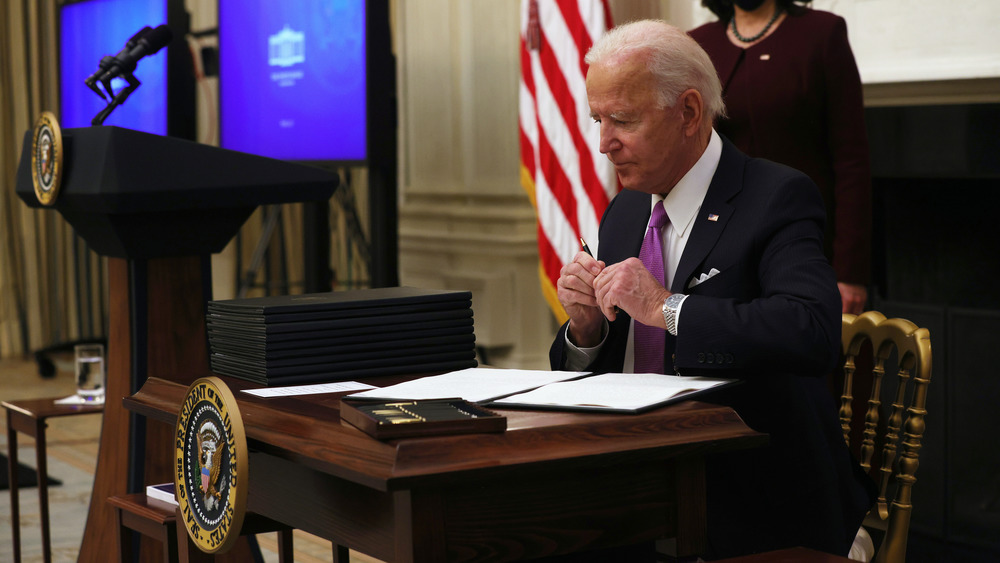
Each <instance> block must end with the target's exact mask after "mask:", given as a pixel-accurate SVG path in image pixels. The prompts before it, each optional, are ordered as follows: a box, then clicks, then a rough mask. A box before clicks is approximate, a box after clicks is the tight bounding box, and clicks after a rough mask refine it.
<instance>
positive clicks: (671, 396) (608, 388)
mask: <svg viewBox="0 0 1000 563" xmlns="http://www.w3.org/2000/svg"><path fill="white" fill-rule="evenodd" d="M734 381H735V380H732V379H712V378H706V377H679V376H675V375H662V374H652V373H605V374H601V375H593V374H591V373H589V372H569V371H542V370H517V369H492V368H470V369H465V370H459V371H453V372H449V373H445V374H441V375H433V376H428V377H422V378H420V379H414V380H412V381H408V382H405V383H400V384H398V385H391V386H388V387H382V388H379V389H370V390H367V391H363V392H361V393H355V394H352V395H349V396H348V398H351V399H377V400H387V399H400V400H428V399H439V398H454V397H460V398H462V399H464V400H466V401H471V402H478V403H482V404H489V405H492V406H495V407H500V408H505V407H526V408H536V409H559V410H584V411H604V412H621V413H637V412H642V411H645V410H648V409H651V408H654V407H658V406H661V405H665V404H668V403H671V402H674V401H679V400H683V399H689V398H691V397H692V396H694V395H696V394H698V393H702V392H705V391H708V390H710V389H715V388H718V387H720V386H723V385H727V384H730V383H733V382H734Z"/></svg>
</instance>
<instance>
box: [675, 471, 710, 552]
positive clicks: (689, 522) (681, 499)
mask: <svg viewBox="0 0 1000 563" xmlns="http://www.w3.org/2000/svg"><path fill="white" fill-rule="evenodd" d="M676 466H677V477H676V481H675V483H676V486H677V489H676V490H677V555H678V556H679V557H686V556H694V555H702V554H704V553H705V548H706V546H707V545H708V533H707V530H706V527H707V525H706V519H707V518H708V516H707V509H706V506H705V459H704V458H701V457H697V458H683V459H678V460H677V465H676Z"/></svg>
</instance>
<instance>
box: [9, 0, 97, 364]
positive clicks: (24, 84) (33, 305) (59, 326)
mask: <svg viewBox="0 0 1000 563" xmlns="http://www.w3.org/2000/svg"><path fill="white" fill-rule="evenodd" d="M58 3H59V2H57V1H56V0H4V1H3V2H0V236H2V238H3V244H2V246H0V357H3V358H8V357H13V356H20V355H23V354H24V353H27V352H33V351H37V350H41V349H44V348H47V347H51V346H55V345H60V344H64V343H69V342H72V341H73V340H77V339H81V338H85V339H90V338H94V337H99V336H101V335H103V334H104V327H105V319H106V314H105V310H106V306H107V305H106V303H107V299H106V297H105V296H106V287H105V283H104V279H106V276H104V275H103V272H104V268H105V264H104V261H103V260H102V259H100V258H98V257H97V256H95V255H94V254H93V253H92V252H89V251H88V250H87V249H86V248H85V246H84V245H83V243H82V242H81V241H80V240H79V239H77V238H76V237H75V236H74V234H73V232H72V229H71V228H70V227H69V226H68V225H67V223H66V222H65V221H64V220H63V218H62V216H61V215H59V213H58V212H55V211H52V210H39V209H34V208H29V207H28V206H27V205H25V204H24V202H22V201H21V200H20V199H19V198H18V197H17V196H16V194H15V191H14V188H15V183H16V175H17V165H18V160H19V159H20V155H21V148H22V147H21V145H22V142H23V138H24V134H25V132H26V131H28V130H30V129H31V128H32V126H33V124H34V121H35V119H36V118H37V117H38V115H39V114H40V113H41V112H42V111H45V110H49V111H53V112H55V113H56V114H57V115H58V107H59V104H58V101H59V99H58V74H57V73H58V71H57V38H56V22H57V6H58Z"/></svg>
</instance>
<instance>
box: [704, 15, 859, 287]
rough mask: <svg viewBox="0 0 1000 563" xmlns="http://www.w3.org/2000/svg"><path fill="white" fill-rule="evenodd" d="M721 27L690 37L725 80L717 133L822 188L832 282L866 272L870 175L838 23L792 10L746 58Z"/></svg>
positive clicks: (855, 83)
mask: <svg viewBox="0 0 1000 563" xmlns="http://www.w3.org/2000/svg"><path fill="white" fill-rule="evenodd" d="M727 23H728V22H714V23H709V24H705V25H703V26H701V27H699V28H697V29H694V30H692V31H691V32H690V35H691V37H693V38H694V39H695V40H696V41H697V42H698V43H699V44H700V45H701V46H702V47H703V48H704V49H705V51H707V52H708V55H709V57H711V58H712V62H713V63H714V64H715V69H716V70H717V71H718V73H719V79H720V80H721V81H722V87H723V99H724V101H725V102H726V110H727V113H728V118H725V119H722V120H720V122H719V123H717V124H716V129H717V130H718V131H719V133H721V134H722V135H724V136H725V137H727V138H729V139H730V140H731V141H733V143H734V144H735V145H736V146H737V147H739V148H740V150H742V151H743V152H745V153H747V154H748V155H750V156H755V157H760V158H766V159H768V160H773V161H775V162H780V163H782V164H787V165H788V166H791V167H792V168H796V169H798V170H801V171H802V172H805V173H806V174H807V175H808V176H809V177H810V178H812V179H813V181H814V182H816V184H817V185H818V186H819V187H820V191H821V192H822V194H823V202H824V204H825V205H826V209H827V224H826V230H825V252H826V255H827V257H828V258H830V259H831V261H832V263H833V267H834V271H835V272H836V274H837V280H838V281H842V282H848V283H859V284H867V283H868V282H869V281H870V273H871V167H870V164H869V153H868V139H867V134H866V132H865V122H864V108H863V102H862V93H861V79H860V76H859V74H858V68H857V65H856V64H855V61H854V55H853V53H852V52H851V47H850V45H849V43H848V40H847V24H846V23H845V22H844V19H843V18H841V17H840V16H837V15H834V14H831V13H828V12H822V11H818V10H811V9H808V8H801V7H795V8H793V9H792V11H791V12H789V14H788V16H787V17H786V18H785V20H784V21H782V22H781V24H780V25H779V26H778V28H777V29H775V30H774V32H773V33H772V34H771V35H770V36H768V37H767V38H766V39H764V40H763V41H761V42H759V43H757V44H755V45H753V46H752V47H750V48H748V49H742V48H740V47H737V46H735V45H733V44H732V43H731V42H730V41H729V39H728V38H727V37H726V25H727Z"/></svg>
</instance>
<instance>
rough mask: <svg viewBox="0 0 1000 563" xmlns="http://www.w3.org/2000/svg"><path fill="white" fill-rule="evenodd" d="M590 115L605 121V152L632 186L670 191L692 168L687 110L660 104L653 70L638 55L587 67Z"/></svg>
mask: <svg viewBox="0 0 1000 563" xmlns="http://www.w3.org/2000/svg"><path fill="white" fill-rule="evenodd" d="M587 100H588V102H589V103H590V115H591V117H593V118H594V121H596V122H597V123H598V124H599V125H600V127H601V147H600V148H601V152H602V153H604V154H606V155H608V159H609V160H610V161H611V162H612V164H614V165H615V171H616V172H617V173H618V179H619V180H620V181H621V183H622V186H623V187H624V188H626V189H629V190H635V191H640V192H645V193H649V194H666V193H667V192H669V191H670V190H671V188H673V187H674V185H675V184H676V183H677V182H678V181H679V180H680V179H681V178H682V177H683V176H684V174H685V173H686V172H687V169H688V168H689V167H690V166H688V165H687V159H686V157H685V156H684V155H685V154H686V151H685V149H686V148H687V147H686V146H685V141H687V142H688V143H687V144H690V143H691V140H690V139H686V138H685V137H684V135H683V134H682V127H683V121H682V112H681V111H680V107H679V104H675V107H669V106H668V107H665V108H659V109H658V108H657V107H656V105H657V104H656V90H655V87H654V81H653V76H652V74H651V73H650V72H649V71H648V70H647V69H646V68H645V64H644V63H642V62H641V61H640V60H637V58H636V57H631V59H626V60H621V59H618V60H611V61H608V62H606V63H604V64H600V65H593V66H591V67H590V70H589V71H588V72H587Z"/></svg>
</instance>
